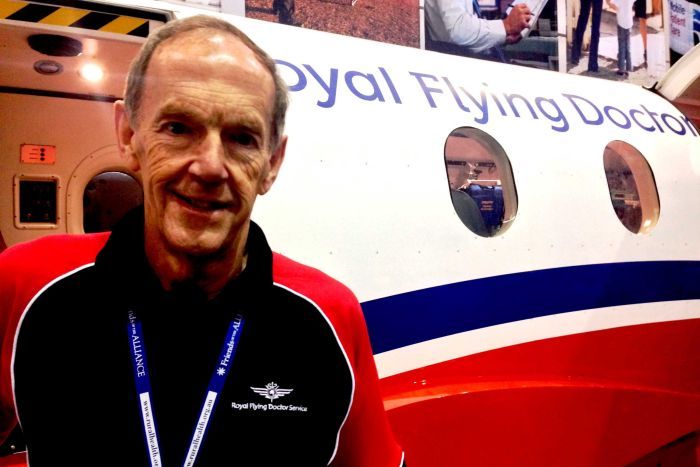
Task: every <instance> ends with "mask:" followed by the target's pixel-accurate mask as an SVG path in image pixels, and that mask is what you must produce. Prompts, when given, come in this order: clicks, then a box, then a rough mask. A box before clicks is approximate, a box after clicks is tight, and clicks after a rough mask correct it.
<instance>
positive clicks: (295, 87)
mask: <svg viewBox="0 0 700 467" xmlns="http://www.w3.org/2000/svg"><path fill="white" fill-rule="evenodd" d="M275 64H277V65H284V66H286V67H287V68H289V69H290V70H292V71H293V72H294V73H296V75H297V82H296V83H294V84H289V83H287V86H288V87H289V90H290V91H295V92H296V91H301V90H302V89H304V88H305V87H306V75H305V74H304V72H303V71H301V70H300V69H299V68H298V67H297V66H296V65H292V64H291V63H289V62H285V61H284V60H275Z"/></svg>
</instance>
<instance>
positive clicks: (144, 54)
mask: <svg viewBox="0 0 700 467" xmlns="http://www.w3.org/2000/svg"><path fill="white" fill-rule="evenodd" d="M197 29H215V30H218V31H222V32H226V33H229V34H232V35H233V36H235V37H237V38H238V39H240V41H241V42H243V44H244V45H245V46H246V47H248V48H249V49H250V50H252V51H253V53H254V54H255V56H256V57H257V58H258V60H259V61H260V63H261V64H262V65H263V66H264V67H265V68H266V69H267V70H268V71H269V72H270V75H272V79H273V81H274V85H275V100H274V107H273V110H272V122H270V123H271V128H272V132H271V135H270V143H271V147H272V149H273V150H274V149H276V148H277V145H278V144H279V142H280V138H281V137H282V135H283V134H284V119H285V116H286V114H287V107H288V105H289V97H288V91H287V85H286V84H285V82H284V81H283V80H282V78H281V77H280V75H279V74H278V73H277V67H276V65H275V62H274V60H272V58H271V57H270V56H269V55H268V54H267V52H265V51H264V50H263V49H261V48H260V47H259V46H258V45H257V44H256V43H255V42H253V41H252V40H251V39H250V38H249V37H248V36H247V35H245V34H244V33H243V32H242V31H241V30H240V29H238V28H237V27H235V26H234V25H232V24H231V23H228V22H226V21H224V20H221V19H218V18H215V17H213V16H207V15H197V16H192V17H189V18H184V19H178V20H175V21H171V22H168V23H166V24H165V25H164V26H162V27H161V28H159V29H158V30H157V31H155V32H154V33H153V34H151V35H149V36H148V39H147V40H146V43H145V44H143V46H142V47H141V50H140V51H139V54H138V55H137V56H136V58H135V59H134V61H133V62H132V63H131V67H130V68H129V76H128V77H127V81H126V92H125V97H124V107H125V108H126V115H127V117H128V118H129V122H130V123H131V124H132V125H135V124H136V122H137V121H138V114H139V109H140V106H141V101H142V99H143V88H144V84H145V78H146V71H147V69H148V64H149V63H150V61H151V57H153V53H154V52H155V51H156V49H157V48H158V46H159V45H161V44H162V43H163V42H164V41H166V40H168V39H170V38H172V37H175V36H178V35H180V34H183V33H186V32H189V31H194V30H197Z"/></svg>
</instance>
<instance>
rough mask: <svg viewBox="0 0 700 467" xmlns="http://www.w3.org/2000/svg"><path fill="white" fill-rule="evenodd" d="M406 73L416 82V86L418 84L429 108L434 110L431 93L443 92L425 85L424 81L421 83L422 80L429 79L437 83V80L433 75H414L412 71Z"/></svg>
mask: <svg viewBox="0 0 700 467" xmlns="http://www.w3.org/2000/svg"><path fill="white" fill-rule="evenodd" d="M408 73H409V74H410V75H411V76H413V77H414V78H416V79H417V80H418V84H420V87H421V89H422V90H423V94H425V98H426V99H428V103H429V104H430V107H432V108H436V107H437V106H436V105H435V101H434V100H433V96H432V93H434V92H436V93H440V94H442V93H443V91H442V89H439V88H431V87H429V86H428V85H427V84H425V81H423V79H424V78H430V79H432V80H433V81H437V80H438V79H437V78H436V77H435V76H433V75H426V74H425V73H415V72H413V71H409V72H408Z"/></svg>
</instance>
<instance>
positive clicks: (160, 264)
mask: <svg viewBox="0 0 700 467" xmlns="http://www.w3.org/2000/svg"><path fill="white" fill-rule="evenodd" d="M245 240H246V239H239V240H238V241H237V242H236V244H235V247H236V248H233V249H231V251H227V252H226V253H225V254H221V255H209V256H194V255H187V254H184V253H182V252H179V251H171V250H169V249H167V248H165V249H164V248H162V247H161V248H158V247H152V245H153V242H149V241H148V238H146V257H147V259H148V262H149V263H150V265H151V267H152V268H153V271H154V272H155V274H156V276H157V277H158V279H159V281H160V284H161V287H163V289H164V290H167V291H171V290H173V288H174V287H176V286H177V285H178V284H182V283H186V282H190V283H193V284H194V285H195V286H197V288H199V289H200V290H202V291H203V292H204V293H205V294H206V295H207V297H208V298H209V299H212V298H214V297H215V296H216V295H218V294H219V292H221V290H222V289H223V288H224V287H225V286H226V284H227V283H228V282H229V281H230V280H231V279H233V278H235V277H237V276H238V275H239V274H240V273H241V272H242V271H243V269H245V266H246V261H247V259H248V258H247V255H246V254H245V243H246V242H245ZM149 243H150V245H149Z"/></svg>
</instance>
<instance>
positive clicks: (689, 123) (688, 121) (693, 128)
mask: <svg viewBox="0 0 700 467" xmlns="http://www.w3.org/2000/svg"><path fill="white" fill-rule="evenodd" d="M682 119H683V122H685V126H687V127H688V129H689V130H690V133H692V135H693V136H697V135H698V133H697V131H695V125H693V122H691V121H690V119H689V118H688V117H686V116H685V115H683V117H682Z"/></svg>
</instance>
